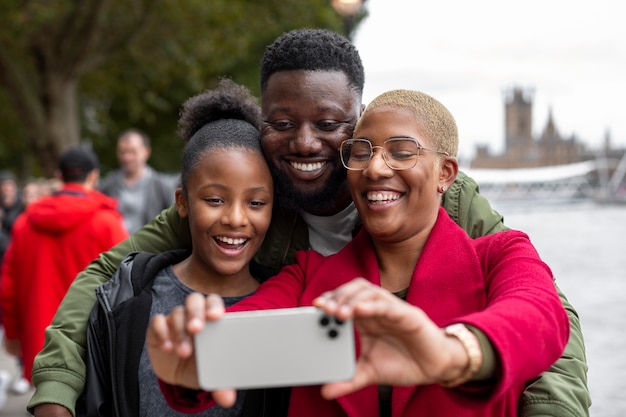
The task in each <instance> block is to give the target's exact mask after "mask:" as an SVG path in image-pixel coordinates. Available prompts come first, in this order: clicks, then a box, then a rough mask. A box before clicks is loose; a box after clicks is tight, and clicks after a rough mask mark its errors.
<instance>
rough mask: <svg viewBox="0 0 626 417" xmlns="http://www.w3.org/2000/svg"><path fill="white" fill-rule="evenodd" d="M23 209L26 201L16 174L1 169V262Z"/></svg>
mask: <svg viewBox="0 0 626 417" xmlns="http://www.w3.org/2000/svg"><path fill="white" fill-rule="evenodd" d="M22 211H24V203H23V202H22V198H21V196H20V193H19V188H18V185H17V181H16V179H15V175H13V173H12V172H11V171H7V170H3V171H0V220H1V221H2V239H1V244H2V246H1V247H0V264H1V263H2V257H3V255H4V252H5V251H6V248H7V246H6V245H8V241H9V237H10V236H11V228H12V227H13V223H15V219H17V216H19V215H20V213H22Z"/></svg>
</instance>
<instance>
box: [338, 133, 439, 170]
mask: <svg viewBox="0 0 626 417" xmlns="http://www.w3.org/2000/svg"><path fill="white" fill-rule="evenodd" d="M375 149H381V150H382V152H383V160H384V161H385V163H386V164H387V166H388V167H389V168H391V169H393V170H396V171H401V170H404V169H411V168H413V167H414V166H415V165H416V164H417V157H418V156H419V155H420V152H421V151H429V152H436V153H440V154H442V155H446V156H450V154H449V153H448V152H441V151H436V150H434V149H427V148H424V147H423V146H422V145H420V144H419V143H418V142H417V140H415V139H413V138H409V137H406V138H391V139H387V140H386V141H385V142H384V143H383V146H372V142H370V141H369V140H367V139H348V140H345V141H343V142H342V143H341V146H340V148H339V154H340V155H341V163H342V164H343V166H344V167H346V168H347V169H350V170H354V171H362V170H364V169H365V168H367V167H368V166H369V164H370V161H371V160H372V158H373V157H374V150H375Z"/></svg>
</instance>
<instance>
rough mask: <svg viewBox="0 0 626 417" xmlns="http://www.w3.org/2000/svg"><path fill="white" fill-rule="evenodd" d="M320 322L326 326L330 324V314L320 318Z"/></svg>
mask: <svg viewBox="0 0 626 417" xmlns="http://www.w3.org/2000/svg"><path fill="white" fill-rule="evenodd" d="M320 324H321V325H322V326H324V327H326V326H328V325H329V324H330V319H329V318H328V316H322V318H320Z"/></svg>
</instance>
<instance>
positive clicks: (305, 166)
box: [291, 162, 325, 171]
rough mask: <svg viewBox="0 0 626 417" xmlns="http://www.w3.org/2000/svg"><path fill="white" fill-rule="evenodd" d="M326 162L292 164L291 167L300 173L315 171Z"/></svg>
mask: <svg viewBox="0 0 626 417" xmlns="http://www.w3.org/2000/svg"><path fill="white" fill-rule="evenodd" d="M324 164H325V162H313V163H302V162H292V163H291V166H292V167H294V168H295V169H297V170H298V171H315V170H317V169H320V168H321V167H323V166H324Z"/></svg>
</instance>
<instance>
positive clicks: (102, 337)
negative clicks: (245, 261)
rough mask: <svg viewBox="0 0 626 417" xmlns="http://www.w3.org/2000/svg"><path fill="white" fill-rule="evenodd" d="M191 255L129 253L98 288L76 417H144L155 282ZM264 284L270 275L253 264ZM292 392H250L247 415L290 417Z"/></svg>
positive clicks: (281, 390) (252, 269)
mask: <svg viewBox="0 0 626 417" xmlns="http://www.w3.org/2000/svg"><path fill="white" fill-rule="evenodd" d="M187 256H189V252H188V251H187V250H176V251H169V252H164V253H160V254H153V253H146V252H135V253H132V254H130V255H128V256H127V257H126V258H125V259H124V260H123V261H122V264H121V265H120V268H119V269H118V271H117V272H116V274H115V275H114V276H113V278H112V279H111V280H110V281H108V282H107V283H105V284H103V285H102V286H100V287H99V288H97V289H96V295H97V299H98V303H97V304H96V305H95V306H94V308H93V310H92V311H91V314H90V317H89V322H88V326H87V353H86V365H87V381H86V383H85V391H84V392H83V394H82V395H81V397H80V398H79V400H78V402H77V404H76V416H77V417H80V416H107V417H110V416H118V417H126V416H128V417H134V416H138V415H139V383H140V381H139V380H138V368H139V360H140V357H141V352H142V350H143V346H144V343H145V334H146V329H147V327H148V324H149V320H150V308H151V305H152V291H151V289H152V284H153V282H154V278H155V276H156V274H157V273H158V272H159V271H160V270H161V269H163V268H165V267H167V266H169V265H173V264H176V263H178V262H180V261H182V260H183V259H185V258H186V257H187ZM251 272H252V275H253V276H254V277H256V278H257V279H260V280H261V281H263V280H265V279H267V278H268V277H269V275H268V274H267V272H266V271H265V270H264V269H262V268H261V267H259V266H258V265H257V264H255V263H252V264H251ZM288 404H289V390H288V389H271V390H250V391H248V393H247V395H246V401H245V404H244V407H243V411H242V414H241V416H242V417H261V416H286V415H287V407H288Z"/></svg>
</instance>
